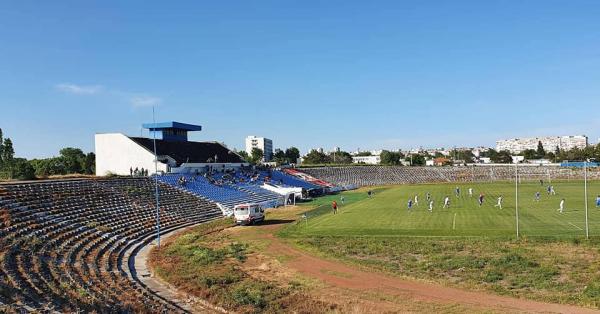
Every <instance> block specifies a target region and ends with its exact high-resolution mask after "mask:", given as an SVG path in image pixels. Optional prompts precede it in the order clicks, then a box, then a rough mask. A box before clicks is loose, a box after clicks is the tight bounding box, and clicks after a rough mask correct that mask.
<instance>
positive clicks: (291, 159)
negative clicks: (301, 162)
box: [237, 147, 300, 165]
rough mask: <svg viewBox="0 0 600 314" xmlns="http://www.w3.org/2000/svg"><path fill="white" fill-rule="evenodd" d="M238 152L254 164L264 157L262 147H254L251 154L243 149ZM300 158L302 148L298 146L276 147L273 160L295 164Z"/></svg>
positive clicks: (283, 163) (284, 163)
mask: <svg viewBox="0 0 600 314" xmlns="http://www.w3.org/2000/svg"><path fill="white" fill-rule="evenodd" d="M237 154H238V155H240V156H241V157H242V158H243V159H244V160H245V161H247V162H249V163H251V164H254V165H255V164H258V163H260V162H261V161H262V160H263V159H264V152H263V151H262V149H260V148H256V147H254V148H252V150H251V151H250V154H248V153H247V152H246V151H243V150H242V151H239V152H237ZM298 158H300V150H299V149H298V148H296V147H290V148H287V149H286V150H282V149H275V151H274V152H273V159H272V161H274V162H276V163H278V164H282V165H286V164H295V163H296V162H297V160H298Z"/></svg>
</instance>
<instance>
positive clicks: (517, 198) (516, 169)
mask: <svg viewBox="0 0 600 314" xmlns="http://www.w3.org/2000/svg"><path fill="white" fill-rule="evenodd" d="M518 167H519V164H518V163H515V218H516V223H517V240H518V239H519V170H518Z"/></svg>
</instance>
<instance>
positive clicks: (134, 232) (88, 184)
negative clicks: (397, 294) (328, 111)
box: [0, 122, 331, 313]
mask: <svg viewBox="0 0 600 314" xmlns="http://www.w3.org/2000/svg"><path fill="white" fill-rule="evenodd" d="M145 127H146V128H148V129H150V132H151V134H152V133H154V134H152V135H153V137H156V155H157V156H158V158H157V160H158V162H157V164H156V166H155V164H154V160H155V158H154V156H155V155H154V144H155V141H154V138H142V137H129V136H126V135H124V134H120V133H113V134H97V135H96V138H95V139H96V152H97V165H98V167H97V173H98V176H97V177H95V178H77V179H62V180H46V181H31V182H7V183H0V257H1V258H0V261H2V262H1V263H0V309H2V310H7V311H9V312H18V313H20V312H36V311H48V312H81V311H83V312H98V313H107V312H113V313H114V312H118V313H122V312H126V313H129V312H143V313H160V312H164V313H167V312H169V313H171V312H185V309H182V308H180V307H179V306H177V305H176V304H174V303H171V301H168V300H165V299H163V298H161V297H159V296H158V295H157V294H155V293H154V292H153V291H152V290H151V289H149V288H148V287H146V286H145V285H144V284H143V281H142V280H140V278H138V277H137V272H136V269H135V263H134V258H135V256H136V254H137V252H138V251H139V250H141V248H142V247H144V246H146V245H148V244H149V243H150V242H152V241H153V240H154V239H155V238H156V235H157V221H160V226H161V228H160V231H161V234H162V233H168V232H170V231H174V230H177V229H180V228H184V227H188V226H192V225H196V224H200V223H204V222H208V221H211V220H214V219H217V218H220V217H223V215H229V214H231V209H232V208H233V207H234V206H235V205H238V204H245V203H257V204H260V205H261V206H263V207H278V206H281V205H284V204H286V202H287V203H291V202H293V201H295V198H297V197H306V196H308V195H311V194H317V195H318V194H321V193H323V192H324V184H323V182H320V183H321V184H316V183H311V182H307V181H305V180H303V179H302V178H300V177H298V176H294V175H292V174H288V173H285V172H282V171H278V170H272V169H258V168H254V167H249V165H248V163H246V162H245V161H244V160H243V159H242V158H241V157H240V156H239V155H238V154H236V153H235V152H233V151H231V150H229V149H228V148H227V147H225V146H224V145H222V144H220V143H217V142H192V141H189V140H188V137H187V132H189V131H199V130H200V129H201V127H200V126H195V125H189V124H183V123H178V122H167V123H160V124H152V125H145ZM154 169H156V170H158V171H155V170H154ZM106 174H111V175H110V176H103V175H106ZM329 186H331V185H330V184H329ZM156 191H158V199H159V204H156ZM157 206H158V208H159V210H158V212H159V214H158V215H157ZM157 216H158V217H157ZM157 218H158V219H157Z"/></svg>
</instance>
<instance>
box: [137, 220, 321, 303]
mask: <svg viewBox="0 0 600 314" xmlns="http://www.w3.org/2000/svg"><path fill="white" fill-rule="evenodd" d="M231 226H233V224H232V221H231V220H230V219H222V220H218V221H215V222H211V223H207V224H203V225H200V226H197V227H195V228H193V229H192V230H190V231H189V232H186V233H185V234H182V235H180V236H176V237H175V238H173V239H170V240H169V241H167V243H165V245H164V246H163V248H162V249H161V251H160V252H159V251H158V250H156V249H154V250H153V251H152V252H151V254H150V259H149V264H150V267H151V268H153V269H154V271H155V273H156V274H157V275H158V276H159V277H160V278H162V279H163V280H165V281H167V282H169V283H171V284H173V285H174V286H176V287H177V288H178V289H180V290H183V291H185V292H187V293H190V294H191V295H194V296H196V297H199V298H202V299H204V300H206V301H208V302H209V303H211V304H213V305H217V306H220V307H222V308H224V309H226V310H231V311H235V312H239V313H253V312H261V313H276V312H277V313H280V312H307V313H308V312H322V311H324V310H325V309H328V308H330V309H332V308H331V306H330V305H327V304H324V303H323V302H320V301H318V300H314V299H312V298H311V297H308V296H307V295H305V294H304V293H303V292H302V289H303V288H302V287H301V285H299V284H297V283H294V282H290V283H289V285H288V286H282V285H279V284H277V283H275V282H270V281H267V280H264V279H260V278H254V277H252V276H250V275H249V273H248V272H246V271H245V270H244V264H245V263H246V261H247V259H248V257H249V256H250V255H251V254H253V251H252V248H250V247H249V246H248V244H246V243H239V242H235V241H232V240H231V239H230V238H229V237H227V236H224V235H223V233H220V232H219V231H221V230H223V229H225V228H228V227H231Z"/></svg>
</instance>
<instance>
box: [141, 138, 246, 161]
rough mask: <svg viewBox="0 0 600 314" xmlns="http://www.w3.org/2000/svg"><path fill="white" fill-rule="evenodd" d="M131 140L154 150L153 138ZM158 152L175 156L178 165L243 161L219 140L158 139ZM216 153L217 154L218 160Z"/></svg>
mask: <svg viewBox="0 0 600 314" xmlns="http://www.w3.org/2000/svg"><path fill="white" fill-rule="evenodd" d="M130 139H131V140H133V141H134V142H136V143H137V144H139V145H141V146H143V147H144V148H146V149H147V150H149V151H151V152H154V144H153V142H152V139H150V138H144V137H130ZM156 154H157V155H159V156H169V157H171V158H173V159H174V160H175V161H176V162H177V165H181V164H182V163H207V162H209V161H208V160H209V159H212V162H218V163H243V162H245V161H243V160H242V158H240V156H238V155H237V154H236V153H234V152H232V151H230V150H229V149H227V148H226V147H225V146H223V145H221V144H220V143H217V142H173V141H165V140H156ZM215 155H216V156H217V158H216V161H215V160H214V159H215Z"/></svg>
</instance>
